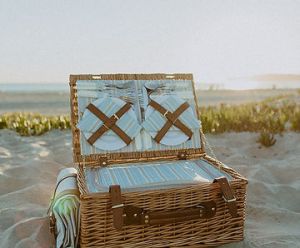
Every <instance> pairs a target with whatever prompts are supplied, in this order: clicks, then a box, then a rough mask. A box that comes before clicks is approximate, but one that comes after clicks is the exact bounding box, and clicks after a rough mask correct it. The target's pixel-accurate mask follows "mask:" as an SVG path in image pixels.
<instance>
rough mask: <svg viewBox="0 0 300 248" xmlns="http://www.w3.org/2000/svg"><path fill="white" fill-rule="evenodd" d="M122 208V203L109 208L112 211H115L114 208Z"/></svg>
mask: <svg viewBox="0 0 300 248" xmlns="http://www.w3.org/2000/svg"><path fill="white" fill-rule="evenodd" d="M122 207H124V204H123V203H122V204H118V205H114V206H112V207H111V208H112V209H115V208H122Z"/></svg>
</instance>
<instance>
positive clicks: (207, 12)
mask: <svg viewBox="0 0 300 248" xmlns="http://www.w3.org/2000/svg"><path fill="white" fill-rule="evenodd" d="M299 13H300V1H291V0H277V1H275V0H274V1H268V0H265V1H262V0H253V1H250V0H243V1H242V0H236V1H228V0H206V1H201V0H181V1H178V0H135V1H132V0H120V1H119V0H109V1H108V0H106V1H100V0H93V1H91V0H86V1H75V0H73V1H62V0H59V1H58V0H51V1H42V0H23V1H18V0H16V1H12V0H7V1H4V0H0V82H66V81H67V80H68V75H69V74H70V73H113V72H193V73H194V75H195V78H196V80H197V81H203V82H212V81H219V80H224V79H228V78H232V77H243V76H250V75H255V74H263V73H297V74H300V45H299V44H300V14H299Z"/></svg>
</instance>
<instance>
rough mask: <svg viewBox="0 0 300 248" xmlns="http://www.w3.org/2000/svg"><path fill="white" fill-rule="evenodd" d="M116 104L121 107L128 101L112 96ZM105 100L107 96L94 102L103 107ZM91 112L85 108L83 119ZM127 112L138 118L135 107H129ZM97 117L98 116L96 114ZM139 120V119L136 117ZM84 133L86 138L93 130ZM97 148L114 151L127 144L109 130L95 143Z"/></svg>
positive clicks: (98, 106)
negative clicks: (108, 132)
mask: <svg viewBox="0 0 300 248" xmlns="http://www.w3.org/2000/svg"><path fill="white" fill-rule="evenodd" d="M111 99H112V101H113V102H114V104H116V105H117V106H119V107H120V108H121V107H122V106H123V105H124V104H125V103H126V102H125V101H123V100H121V99H119V98H113V97H112V98H111ZM104 100H105V98H100V99H97V100H96V101H94V102H92V104H94V105H95V106H96V107H97V108H99V109H101V103H102V102H103V101H104ZM89 114H90V111H89V110H87V109H86V110H85V111H84V113H83V116H82V119H84V118H85V117H86V116H87V115H89ZM126 114H129V115H130V116H131V117H132V118H134V119H136V115H135V113H134V111H133V109H132V108H131V109H129V110H128V112H127V113H126ZM95 118H98V117H96V116H95ZM136 121H137V119H136ZM120 128H121V129H122V127H120ZM83 134H84V136H85V138H86V139H88V138H89V137H90V136H91V135H92V134H93V133H92V132H86V131H83ZM93 146H95V147H96V148H98V149H100V150H108V151H114V150H119V149H121V148H123V147H125V146H127V144H126V143H125V142H124V141H123V140H122V139H121V138H120V137H119V136H118V135H117V134H115V135H108V134H107V132H106V133H104V134H103V135H102V136H101V137H100V138H99V139H97V140H96V142H95V143H94V144H93Z"/></svg>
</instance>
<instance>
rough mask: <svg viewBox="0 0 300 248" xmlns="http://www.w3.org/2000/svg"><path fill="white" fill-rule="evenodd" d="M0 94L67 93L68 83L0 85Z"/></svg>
mask: <svg viewBox="0 0 300 248" xmlns="http://www.w3.org/2000/svg"><path fill="white" fill-rule="evenodd" d="M0 92H36V93H38V92H69V83H67V82H66V83H40V84H39V83H0Z"/></svg>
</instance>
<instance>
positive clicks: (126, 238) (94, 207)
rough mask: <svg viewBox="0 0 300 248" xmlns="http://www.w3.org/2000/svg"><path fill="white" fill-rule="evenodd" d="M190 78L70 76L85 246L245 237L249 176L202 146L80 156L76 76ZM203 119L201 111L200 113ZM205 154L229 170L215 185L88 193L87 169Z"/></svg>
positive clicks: (190, 243)
mask: <svg viewBox="0 0 300 248" xmlns="http://www.w3.org/2000/svg"><path fill="white" fill-rule="evenodd" d="M100 79H101V80H166V79H168V80H189V81H191V82H192V84H193V94H194V100H195V104H196V106H197V99H196V95H195V89H194V83H193V76H192V74H171V75H170V74H102V75H71V76H70V90H71V121H72V134H73V155H74V162H75V163H76V165H77V166H78V184H79V189H80V204H81V229H80V230H81V231H80V232H81V234H80V244H81V247H148V246H151V247H153V248H155V247H157V248H158V247H212V246H218V245H222V244H225V243H230V242H237V241H241V240H242V239H243V235H244V234H243V233H244V221H245V197H246V185H247V180H246V179H245V178H244V177H243V176H241V175H240V174H238V173H237V172H236V171H234V170H233V169H231V168H229V167H227V166H225V165H224V164H223V163H221V162H220V161H217V160H216V159H213V158H212V157H209V156H208V155H207V154H206V152H205V148H204V145H205V144H204V140H205V139H204V135H203V133H202V131H201V130H199V131H200V136H201V148H188V149H170V150H155V151H136V152H115V151H114V152H110V153H104V154H100V153H98V154H90V155H82V153H81V148H80V145H81V143H80V136H81V133H80V130H79V129H78V128H77V127H76V125H77V123H78V120H79V116H78V95H77V81H78V80H88V81H89V80H100ZM198 118H199V113H198ZM197 158H202V159H205V160H207V161H209V162H210V163H211V164H213V165H214V166H215V167H217V168H219V169H220V170H222V171H224V172H226V173H228V174H229V175H231V176H232V178H233V180H231V181H230V182H229V183H228V181H227V180H226V179H225V180H224V178H221V179H216V180H215V181H214V183H201V184H199V185H192V186H184V187H182V186H180V187H179V186H177V187H174V188H168V189H159V190H158V189H154V190H152V189H151V190H146V191H138V192H122V189H121V188H120V187H119V186H118V185H114V186H112V187H111V188H110V192H105V193H90V192H89V190H88V188H87V185H86V181H85V170H86V168H89V167H101V166H104V167H105V166H113V165H115V164H120V163H131V164H132V163H137V164H138V163H141V162H148V161H171V160H179V159H184V160H192V159H197Z"/></svg>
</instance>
